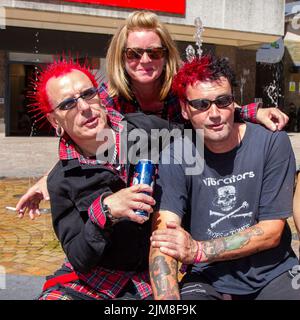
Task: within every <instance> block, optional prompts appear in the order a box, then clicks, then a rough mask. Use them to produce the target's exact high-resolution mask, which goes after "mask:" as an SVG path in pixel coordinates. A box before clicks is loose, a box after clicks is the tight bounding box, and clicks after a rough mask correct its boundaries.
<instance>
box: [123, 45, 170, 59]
mask: <svg viewBox="0 0 300 320" xmlns="http://www.w3.org/2000/svg"><path fill="white" fill-rule="evenodd" d="M166 51H167V49H166V48H163V47H157V48H147V49H142V48H126V49H124V52H125V55H126V58H127V59H129V60H140V59H141V58H142V56H143V54H144V53H145V52H147V55H148V57H149V58H150V59H152V60H157V59H161V58H163V57H164V56H165V53H166Z"/></svg>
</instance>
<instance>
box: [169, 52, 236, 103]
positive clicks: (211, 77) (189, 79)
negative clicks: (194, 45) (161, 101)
mask: <svg viewBox="0 0 300 320" xmlns="http://www.w3.org/2000/svg"><path fill="white" fill-rule="evenodd" d="M221 77H225V78H226V79H227V80H228V81H229V83H230V85H231V88H233V87H234V86H236V80H235V74H234V72H233V70H232V69H231V68H230V66H229V63H228V60H227V59H226V58H225V59H224V58H223V59H221V58H216V57H214V56H212V55H206V56H202V57H201V58H195V59H194V60H192V61H191V62H186V63H185V64H184V65H183V66H182V67H181V68H180V69H179V71H178V73H177V74H176V75H175V77H174V79H173V84H172V90H173V93H174V94H175V95H177V97H178V98H179V100H182V101H183V100H185V99H186V88H187V86H189V85H193V84H194V83H195V82H197V81H216V80H219V79H220V78H221Z"/></svg>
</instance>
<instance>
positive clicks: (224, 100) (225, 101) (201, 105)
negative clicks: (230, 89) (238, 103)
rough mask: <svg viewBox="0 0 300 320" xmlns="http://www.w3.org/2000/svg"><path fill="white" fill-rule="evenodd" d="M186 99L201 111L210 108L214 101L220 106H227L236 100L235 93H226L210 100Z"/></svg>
mask: <svg viewBox="0 0 300 320" xmlns="http://www.w3.org/2000/svg"><path fill="white" fill-rule="evenodd" d="M186 101H187V102H188V103H189V104H190V105H191V106H192V107H193V108H195V109H197V110H200V111H206V110H208V109H209V108H210V106H211V105H212V104H213V103H214V104H215V105H216V106H217V107H218V108H220V109H222V108H226V107H228V106H229V105H231V104H232V102H233V101H234V96H233V95H224V96H220V97H218V98H217V99H216V100H208V99H195V100H188V99H186Z"/></svg>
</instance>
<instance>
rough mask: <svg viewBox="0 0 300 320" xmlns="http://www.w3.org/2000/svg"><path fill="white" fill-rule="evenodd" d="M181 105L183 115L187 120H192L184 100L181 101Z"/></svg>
mask: <svg viewBox="0 0 300 320" xmlns="http://www.w3.org/2000/svg"><path fill="white" fill-rule="evenodd" d="M180 107H181V114H182V117H183V118H184V119H185V120H190V119H189V116H188V112H187V106H186V103H185V102H183V101H180Z"/></svg>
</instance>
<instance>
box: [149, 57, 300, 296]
mask: <svg viewBox="0 0 300 320" xmlns="http://www.w3.org/2000/svg"><path fill="white" fill-rule="evenodd" d="M234 85H235V78H234V74H233V72H232V70H231V68H230V67H229V65H228V62H227V61H226V60H225V59H218V58H215V57H212V56H204V57H201V58H200V59H196V60H194V61H192V62H189V63H186V64H185V65H184V66H183V67H182V68H181V69H180V70H179V72H178V74H177V75H176V76H175V79H174V83H173V89H174V92H175V94H177V96H178V97H179V99H180V104H181V108H182V109H181V110H182V115H183V117H184V118H185V119H187V120H190V122H191V124H192V126H193V130H194V131H193V135H192V136H191V137H192V138H190V139H185V140H184V143H180V142H181V140H180V139H178V140H175V141H174V143H173V144H171V145H170V148H168V149H165V150H164V151H163V152H162V163H164V162H163V160H164V157H165V156H168V157H169V158H170V157H171V164H161V165H159V179H158V180H157V187H156V189H155V199H156V201H157V211H156V212H155V213H154V214H153V226H154V232H153V234H152V239H151V240H152V247H151V251H150V276H151V282H152V289H153V294H154V298H155V299H180V298H181V299H194V300H224V299H233V300H265V299H275V300H284V299H288V300H289V299H291V300H299V299H300V291H299V290H296V288H297V286H296V285H297V277H299V275H297V270H299V268H294V267H295V266H296V267H297V265H298V260H297V258H296V256H295V253H294V252H293V250H292V248H291V232H290V229H289V226H288V224H287V222H286V220H287V218H288V217H289V216H291V214H292V196H293V185H294V174H295V158H294V154H293V151H292V148H291V144H290V141H289V138H288V136H287V134H286V133H285V132H278V131H277V132H270V131H267V130H266V129H265V128H263V127H261V126H259V125H255V124H252V123H244V122H234V93H233V87H234ZM198 132H200V133H201V134H202V135H203V138H204V152H203V153H202V154H201V152H199V150H198V149H197V144H196V142H195V141H197V133H198ZM178 145H179V146H181V148H178ZM185 150H192V151H193V152H190V153H193V154H196V155H198V162H196V164H197V165H198V169H199V170H194V171H190V172H191V174H188V173H187V172H188V170H187V169H190V168H189V166H190V161H188V160H189V159H187V158H186V156H187V154H186V153H185ZM182 155H185V156H184V157H183V156H182ZM182 222H184V225H183V226H184V227H185V229H186V230H184V229H183V227H181V223H182ZM178 261H181V262H182V263H184V265H185V266H187V272H186V274H185V276H184V278H183V280H182V282H181V284H180V285H178V280H177V279H178V278H177V262H178ZM295 272H296V273H295ZM298 272H299V271H298ZM293 277H295V279H294V280H293Z"/></svg>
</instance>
